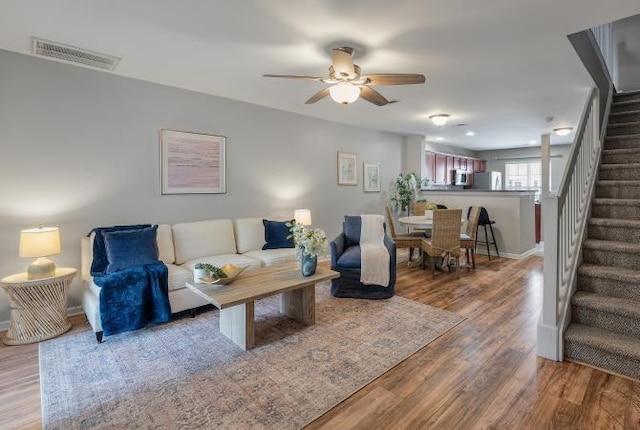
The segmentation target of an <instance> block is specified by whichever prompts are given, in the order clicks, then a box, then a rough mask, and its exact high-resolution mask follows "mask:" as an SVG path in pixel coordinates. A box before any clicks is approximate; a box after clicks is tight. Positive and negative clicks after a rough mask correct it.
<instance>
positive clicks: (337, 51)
mask: <svg viewBox="0 0 640 430" xmlns="http://www.w3.org/2000/svg"><path fill="white" fill-rule="evenodd" d="M332 51H333V53H332V55H331V62H332V63H333V70H334V71H335V74H336V76H338V77H345V78H353V77H355V75H356V73H355V68H354V67H353V58H351V54H352V53H353V50H352V49H351V48H334V49H333V50H332Z"/></svg>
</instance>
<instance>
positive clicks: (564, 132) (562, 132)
mask: <svg viewBox="0 0 640 430" xmlns="http://www.w3.org/2000/svg"><path fill="white" fill-rule="evenodd" d="M571 130H573V127H560V128H554V129H553V132H554V133H555V134H557V135H558V136H566V135H568V134H569V133H571Z"/></svg>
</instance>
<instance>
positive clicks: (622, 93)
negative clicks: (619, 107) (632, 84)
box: [613, 90, 640, 98]
mask: <svg viewBox="0 0 640 430" xmlns="http://www.w3.org/2000/svg"><path fill="white" fill-rule="evenodd" d="M635 95H640V90H630V91H620V92H617V93H615V94H614V95H613V97H614V98H615V97H624V96H635Z"/></svg>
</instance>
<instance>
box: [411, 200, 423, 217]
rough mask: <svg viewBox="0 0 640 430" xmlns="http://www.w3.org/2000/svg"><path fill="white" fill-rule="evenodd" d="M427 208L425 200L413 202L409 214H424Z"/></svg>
mask: <svg viewBox="0 0 640 430" xmlns="http://www.w3.org/2000/svg"><path fill="white" fill-rule="evenodd" d="M426 210H427V202H426V201H424V202H415V203H414V204H413V209H411V215H424V211H426Z"/></svg>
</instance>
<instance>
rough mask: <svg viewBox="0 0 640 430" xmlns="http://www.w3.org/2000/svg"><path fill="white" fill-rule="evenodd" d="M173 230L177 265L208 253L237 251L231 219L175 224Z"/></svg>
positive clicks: (232, 252) (231, 252)
mask: <svg viewBox="0 0 640 430" xmlns="http://www.w3.org/2000/svg"><path fill="white" fill-rule="evenodd" d="M171 230H172V232H173V246H174V250H175V254H176V261H175V262H176V264H177V265H182V264H184V263H185V262H187V261H191V260H194V259H196V258H200V257H206V256H208V255H220V254H235V253H236V241H235V237H234V235H233V224H232V223H231V220H230V219H217V220H211V221H198V222H188V223H181V224H174V225H173V227H172V228H171Z"/></svg>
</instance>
